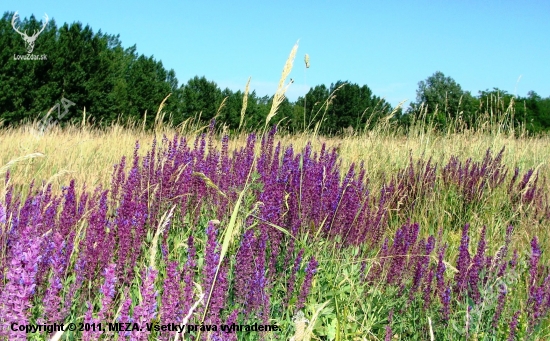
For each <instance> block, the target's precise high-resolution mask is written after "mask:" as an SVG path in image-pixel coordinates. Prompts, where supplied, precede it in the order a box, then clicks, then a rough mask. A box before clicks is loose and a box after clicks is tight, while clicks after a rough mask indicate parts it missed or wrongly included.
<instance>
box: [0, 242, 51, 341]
mask: <svg viewBox="0 0 550 341" xmlns="http://www.w3.org/2000/svg"><path fill="white" fill-rule="evenodd" d="M41 243H42V240H41V239H39V238H33V239H29V240H27V241H24V240H19V241H17V243H16V244H15V246H14V248H13V252H12V254H13V258H12V259H11V261H10V262H9V268H8V269H7V273H6V280H7V283H6V285H5V286H4V288H3V291H2V294H1V295H0V318H1V319H2V320H0V333H5V335H7V336H8V339H9V340H26V339H27V336H26V334H25V332H24V331H23V332H21V331H13V330H11V328H9V324H10V323H18V324H19V325H27V324H29V318H28V315H27V311H28V310H29V309H30V308H31V301H32V297H33V295H34V293H35V291H36V282H35V279H36V272H37V270H38V263H39V262H40V260H41V258H42V255H41V254H40V245H41ZM1 335H2V334H0V336H1Z"/></svg>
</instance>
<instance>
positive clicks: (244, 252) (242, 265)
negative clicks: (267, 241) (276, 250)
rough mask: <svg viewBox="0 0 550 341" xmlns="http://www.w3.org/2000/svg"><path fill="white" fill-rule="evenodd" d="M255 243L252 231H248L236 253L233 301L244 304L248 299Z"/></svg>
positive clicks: (252, 272)
mask: <svg viewBox="0 0 550 341" xmlns="http://www.w3.org/2000/svg"><path fill="white" fill-rule="evenodd" d="M254 242H255V238H254V231H253V230H252V229H248V230H247V231H246V232H245V233H244V234H243V237H242V239H241V246H240V247H239V251H237V256H236V260H237V264H238V265H239V266H237V267H236V268H235V284H234V292H235V300H236V301H237V302H238V303H240V304H244V303H245V302H246V300H247V298H248V293H249V291H250V285H251V282H252V277H253V275H254V270H255V266H254V255H253V249H252V248H253V243H254Z"/></svg>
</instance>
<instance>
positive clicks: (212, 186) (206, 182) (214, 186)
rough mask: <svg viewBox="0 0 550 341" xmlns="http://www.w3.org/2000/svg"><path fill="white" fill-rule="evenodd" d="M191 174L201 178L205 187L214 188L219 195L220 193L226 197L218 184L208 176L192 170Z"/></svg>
mask: <svg viewBox="0 0 550 341" xmlns="http://www.w3.org/2000/svg"><path fill="white" fill-rule="evenodd" d="M180 174H181V172H180ZM193 175H194V176H197V177H199V178H201V179H202V181H204V183H205V184H206V187H210V188H212V189H214V190H215V191H216V192H218V194H219V195H221V196H222V197H224V198H227V195H226V194H225V193H224V192H223V191H222V190H221V189H220V188H219V187H218V185H216V184H215V183H214V182H213V181H212V180H210V178H209V177H207V176H206V175H205V174H204V173H202V172H193Z"/></svg>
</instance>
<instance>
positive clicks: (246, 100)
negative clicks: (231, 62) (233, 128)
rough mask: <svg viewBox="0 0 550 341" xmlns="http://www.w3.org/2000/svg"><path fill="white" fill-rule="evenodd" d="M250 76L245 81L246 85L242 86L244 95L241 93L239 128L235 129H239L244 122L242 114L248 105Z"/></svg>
mask: <svg viewBox="0 0 550 341" xmlns="http://www.w3.org/2000/svg"><path fill="white" fill-rule="evenodd" d="M251 78H252V77H248V82H246V86H245V88H244V95H243V107H242V109H241V121H240V122H239V129H237V130H239V131H240V130H241V127H242V126H243V122H244V114H245V112H246V107H247V106H248V91H249V89H250V79H251Z"/></svg>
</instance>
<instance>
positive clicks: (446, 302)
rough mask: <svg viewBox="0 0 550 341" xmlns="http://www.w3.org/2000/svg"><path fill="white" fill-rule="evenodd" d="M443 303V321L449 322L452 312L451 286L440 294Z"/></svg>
mask: <svg viewBox="0 0 550 341" xmlns="http://www.w3.org/2000/svg"><path fill="white" fill-rule="evenodd" d="M440 299H441V304H442V305H443V307H442V308H441V317H442V319H443V322H445V323H447V322H448V321H449V317H450V313H451V308H450V304H451V287H450V286H447V287H446V288H445V290H443V292H442V293H441V294H440Z"/></svg>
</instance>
